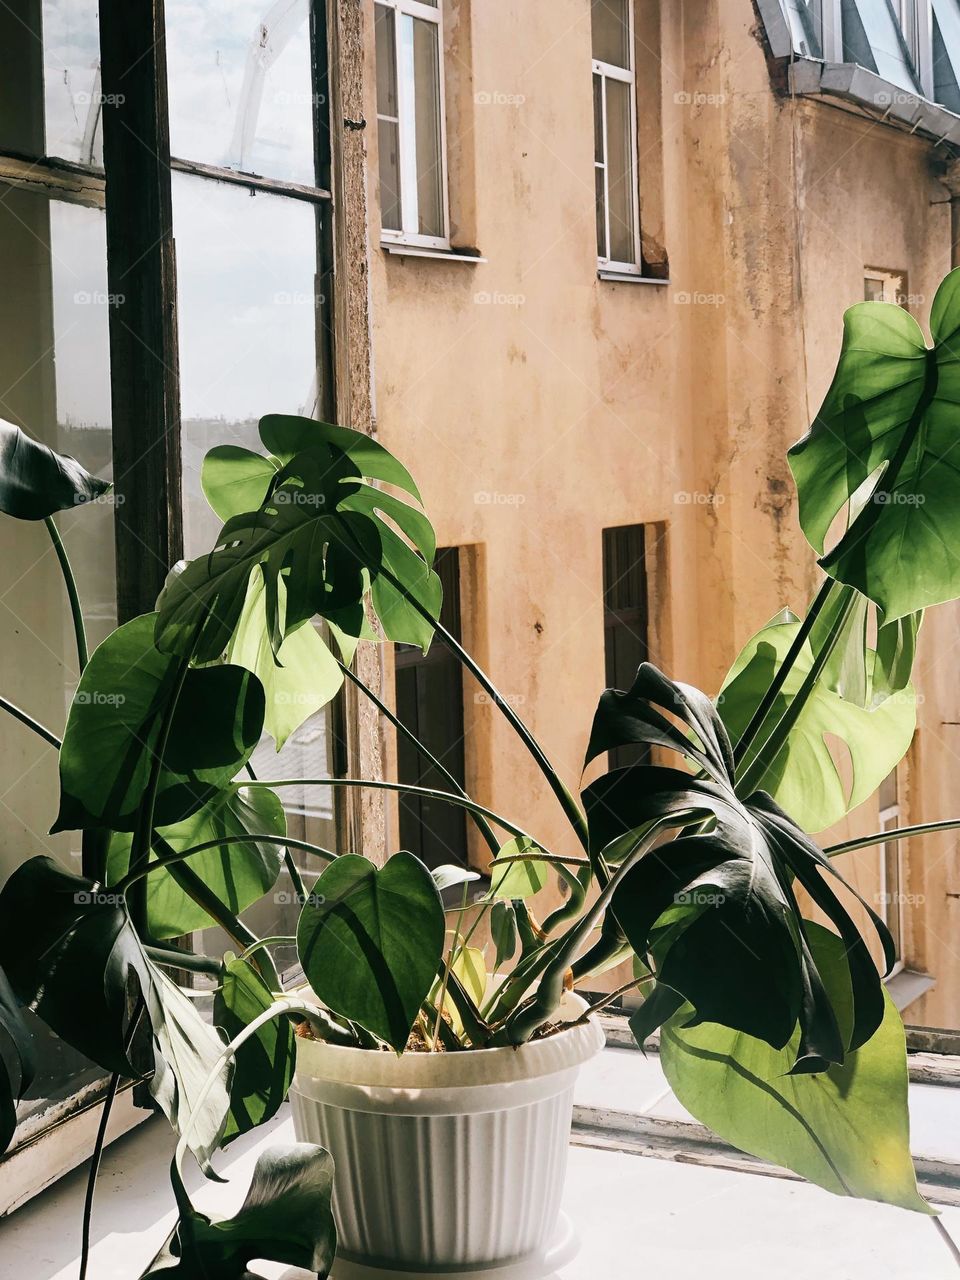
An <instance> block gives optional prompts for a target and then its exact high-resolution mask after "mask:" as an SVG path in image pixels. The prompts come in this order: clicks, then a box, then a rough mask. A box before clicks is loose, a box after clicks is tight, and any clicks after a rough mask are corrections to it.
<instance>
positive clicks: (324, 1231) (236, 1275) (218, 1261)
mask: <svg viewBox="0 0 960 1280" xmlns="http://www.w3.org/2000/svg"><path fill="white" fill-rule="evenodd" d="M171 1176H172V1179H173V1186H174V1193H175V1195H176V1198H177V1203H178V1205H179V1207H180V1222H179V1223H178V1225H177V1227H176V1229H175V1230H174V1232H173V1234H172V1235H171V1237H170V1239H169V1240H168V1241H167V1243H166V1244H165V1245H164V1247H163V1249H162V1250H161V1252H160V1254H159V1256H158V1257H156V1258H155V1259H154V1260H153V1262H152V1263H151V1264H150V1266H149V1267H148V1268H147V1270H146V1271H145V1272H144V1273H143V1275H142V1276H141V1280H154V1277H156V1280H252V1277H251V1273H250V1271H249V1270H248V1264H249V1263H251V1262H253V1261H254V1260H255V1259H258V1258H259V1259H262V1260H263V1261H265V1262H279V1263H284V1264H285V1265H287V1266H291V1267H300V1268H302V1269H303V1270H304V1271H309V1272H310V1273H311V1274H313V1275H316V1276H317V1277H318V1280H326V1277H327V1276H328V1275H329V1273H330V1268H331V1266H332V1265H333V1259H334V1255H335V1253H336V1250H337V1229H336V1226H335V1225H334V1220H333V1212H332V1209H331V1195H332V1191H333V1160H332V1158H331V1157H330V1155H329V1154H328V1153H327V1152H326V1151H324V1149H323V1148H322V1147H316V1146H313V1145H312V1144H310V1143H306V1142H297V1143H290V1144H289V1145H288V1146H284V1147H271V1148H270V1149H269V1150H268V1151H265V1152H264V1153H263V1154H262V1155H261V1156H260V1157H259V1158H258V1160H257V1163H256V1166H255V1167H254V1170H253V1179H252V1181H251V1183H250V1190H249V1191H248V1192H247V1197H246V1199H245V1200H244V1202H243V1204H242V1205H241V1207H240V1211H239V1212H238V1213H236V1214H234V1216H233V1217H232V1218H226V1219H221V1220H219V1221H215V1220H212V1219H210V1218H208V1217H206V1216H205V1215H204V1214H202V1213H198V1212H197V1210H196V1209H194V1208H193V1206H192V1205H191V1203H190V1200H189V1197H188V1196H187V1193H186V1190H185V1188H184V1185H183V1181H182V1179H181V1177H180V1173H179V1170H178V1169H177V1167H176V1164H174V1166H173V1169H172V1172H171Z"/></svg>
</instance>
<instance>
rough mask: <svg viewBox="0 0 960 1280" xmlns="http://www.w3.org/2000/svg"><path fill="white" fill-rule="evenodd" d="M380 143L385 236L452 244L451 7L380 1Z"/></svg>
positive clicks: (434, 1) (432, 1)
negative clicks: (447, 90)
mask: <svg viewBox="0 0 960 1280" xmlns="http://www.w3.org/2000/svg"><path fill="white" fill-rule="evenodd" d="M374 9H375V20H376V57H377V140H378V146H379V153H380V223H381V235H382V238H383V240H384V241H393V242H397V243H401V244H411V245H420V246H422V247H424V248H428V249H447V248H449V245H450V241H449V214H448V205H447V161H446V125H445V120H444V83H443V12H442V9H441V6H440V4H439V2H438V0H377V4H376V5H375V6H374Z"/></svg>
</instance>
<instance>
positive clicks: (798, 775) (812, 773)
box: [717, 609, 917, 831]
mask: <svg viewBox="0 0 960 1280" xmlns="http://www.w3.org/2000/svg"><path fill="white" fill-rule="evenodd" d="M799 626H800V623H799V619H798V618H797V617H796V615H795V614H792V613H791V612H790V611H789V610H786V609H785V610H783V612H782V613H780V614H778V615H777V617H775V618H774V619H773V620H772V621H771V622H769V623H768V624H767V625H766V626H765V627H764V628H763V629H762V630H761V631H759V632H758V633H757V634H756V635H755V636H754V637H753V638H752V639H751V640H749V641H748V642H747V644H746V645H745V646H744V648H743V649H742V650H741V652H740V654H739V656H738V657H737V660H736V662H734V664H733V666H732V667H731V668H730V672H729V673H728V675H727V678H726V680H725V681H724V684H723V688H722V689H721V691H720V696H719V697H718V699H717V703H718V708H719V711H720V715H721V717H722V719H723V722H724V724H725V725H726V727H727V730H728V732H729V734H730V736H731V737H732V738H734V739H736V738H738V737H739V736H740V734H741V733H742V732H743V730H744V729H745V728H746V726H747V724H748V723H749V722H750V718H751V716H752V715H753V713H754V711H755V710H756V708H757V706H758V705H759V703H760V700H761V699H762V697H763V696H764V694H765V692H766V690H767V688H768V687H769V685H770V682H771V680H772V679H773V676H774V674H775V673H776V671H777V670H778V669H779V667H780V664H781V663H782V662H783V660H784V658H785V657H786V655H787V653H788V651H789V649H790V646H791V644H792V643H793V640H794V638H795V637H796V635H797V632H798V630H799ZM850 640H851V643H852V644H853V645H857V644H858V643H859V641H858V637H857V635H856V634H854V635H852V636H851V637H850ZM855 660H856V659H854V661H855ZM813 661H814V651H813V648H812V647H811V645H810V644H809V643H808V644H806V645H804V647H803V649H802V650H801V652H800V654H799V656H798V657H797V659H796V661H795V662H794V664H793V666H792V668H791V669H790V673H789V675H788V676H787V678H786V681H785V682H784V685H783V689H782V690H781V692H780V694H779V696H778V697H777V700H776V702H775V703H774V707H773V712H772V713H771V719H770V721H769V722H768V723H770V724H773V723H775V722H776V720H777V719H779V717H780V716H782V715H783V713H784V712H785V711H786V709H787V707H788V706H789V705H790V704H791V703H792V702H793V699H794V698H795V697H796V695H797V693H798V692H799V690H800V689H801V687H802V685H803V682H804V680H805V678H806V676H807V675H808V673H809V671H810V668H811V666H812V664H813ZM876 664H877V658H876V654H875V653H874V652H873V650H868V651H867V667H868V672H869V675H868V679H867V682H866V697H865V700H864V704H863V705H858V704H857V702H856V701H852V700H848V699H847V698H845V697H842V696H841V695H840V694H839V693H837V692H835V690H834V689H833V688H831V687H830V686H829V684H828V683H827V682H824V681H820V682H818V684H817V685H816V686H815V687H814V688H813V690H812V692H811V693H810V695H809V697H808V699H807V701H806V703H805V704H804V707H803V709H802V711H801V712H800V714H799V716H798V718H797V721H796V723H795V724H794V726H793V728H792V729H791V731H790V736H789V738H788V739H787V741H786V742H785V743H784V745H783V747H782V748H781V750H780V752H779V753H778V755H777V757H776V759H775V760H772V761H770V762H769V763H768V765H767V768H766V770H765V772H764V774H763V776H762V778H761V779H759V781H758V784H757V785H758V787H761V788H763V790H765V791H768V792H769V793H770V795H772V796H773V798H774V799H775V800H776V802H777V803H778V804H779V805H780V807H781V808H783V809H786V810H787V812H788V813H789V814H790V815H791V816H792V817H793V819H794V820H795V821H796V822H797V823H798V824H799V825H800V826H802V827H803V828H804V829H806V830H807V831H823V830H825V829H826V828H827V827H830V826H832V825H833V824H834V823H836V822H839V821H840V819H841V818H843V817H844V816H845V814H847V813H849V811H850V810H851V809H854V808H856V806H857V805H859V804H862V803H863V801H864V800H867V799H868V798H869V797H870V796H871V795H872V794H873V793H874V791H876V789H877V787H878V786H879V785H880V783H881V782H882V781H883V779H884V778H885V777H886V776H887V775H888V774H889V773H890V772H891V770H892V769H894V768H895V767H896V765H897V764H898V763H899V761H900V760H901V759H902V758H903V756H904V755H905V753H906V751H907V750H908V748H909V746H910V743H911V741H912V740H913V734H914V731H915V729H916V724H917V712H916V701H915V697H914V693H913V687H912V686H911V685H910V684H909V683H908V684H906V685H905V686H903V687H902V688H901V689H900V690H899V691H898V693H897V696H896V697H894V696H892V694H893V690H892V688H891V687H889V678H888V688H887V690H886V696H885V697H884V699H883V700H882V701H881V702H880V703H879V705H876V706H875V707H873V703H874V696H873V673H874V670H875V667H876ZM893 666H894V667H895V666H896V663H895V662H894V664H893ZM871 708H872V709H871ZM831 737H834V738H838V739H840V740H841V741H842V742H843V743H844V744H845V745H846V748H847V751H848V752H849V764H850V768H851V770H852V781H851V783H850V785H849V787H848V786H847V785H846V782H845V780H844V776H843V766H842V764H841V766H840V767H838V763H837V761H836V760H835V758H834V755H833V752H832V751H831V748H830V738H831ZM763 742H764V735H763V734H758V735H757V738H756V739H755V740H754V744H753V746H752V747H751V748H750V750H748V752H747V754H746V755H745V757H744V761H743V767H744V768H746V767H749V765H750V764H751V762H752V761H753V759H754V758H755V756H756V754H757V751H758V750H761V749H762V747H763Z"/></svg>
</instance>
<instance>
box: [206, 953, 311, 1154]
mask: <svg viewBox="0 0 960 1280" xmlns="http://www.w3.org/2000/svg"><path fill="white" fill-rule="evenodd" d="M220 982H221V985H220V990H219V991H218V992H217V994H216V995H215V996H214V1000H213V1020H214V1022H215V1023H216V1025H217V1026H218V1027H220V1028H221V1029H222V1030H223V1031H224V1032H225V1034H226V1036H227V1038H228V1039H229V1040H233V1039H234V1037H236V1036H237V1035H239V1034H240V1032H241V1031H242V1030H243V1029H244V1027H247V1026H249V1025H250V1023H251V1022H253V1020H254V1019H255V1018H258V1017H259V1016H260V1014H261V1013H264V1012H265V1011H266V1010H267V1009H269V1008H270V1006H271V1005H272V1004H273V1002H274V999H275V997H274V996H273V995H272V994H271V992H270V989H269V987H268V986H267V984H266V983H265V982H264V981H263V979H262V978H261V977H260V975H259V974H258V973H257V971H256V970H255V969H254V968H253V966H252V965H251V964H250V962H249V961H248V960H241V959H239V958H238V957H237V956H235V955H233V954H232V953H231V952H227V954H226V955H225V956H224V958H223V974H222V976H221V980H220ZM295 1065H296V1041H295V1039H294V1032H293V1027H292V1025H291V1024H290V1022H289V1020H288V1019H286V1018H274V1019H273V1020H272V1021H270V1022H267V1023H264V1025H263V1026H262V1027H261V1028H260V1029H259V1030H258V1031H257V1032H256V1034H255V1035H254V1036H252V1037H251V1038H250V1039H249V1040H247V1041H245V1042H244V1043H243V1044H242V1045H240V1047H239V1048H238V1049H237V1051H236V1055H235V1059H234V1072H233V1081H232V1083H231V1086H230V1114H229V1115H228V1117H227V1124H226V1128H225V1129H224V1131H223V1138H222V1144H223V1145H226V1143H228V1142H231V1141H232V1140H233V1139H234V1138H236V1137H237V1136H238V1135H239V1134H241V1133H247V1132H249V1130H251V1129H255V1128H256V1127H257V1125H259V1124H263V1123H264V1121H266V1120H269V1119H270V1117H271V1116H273V1115H276V1113H277V1111H278V1109H279V1107H280V1105H281V1103H282V1102H283V1100H284V1099H285V1098H286V1096H287V1090H288V1089H289V1088H290V1081H291V1080H292V1079H293V1071H294V1067H295Z"/></svg>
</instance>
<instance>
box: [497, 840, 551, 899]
mask: <svg viewBox="0 0 960 1280" xmlns="http://www.w3.org/2000/svg"><path fill="white" fill-rule="evenodd" d="M542 852H543V851H542V850H541V849H540V847H539V846H538V845H537V844H536V842H535V841H534V840H531V839H530V838H529V836H517V837H516V838H515V839H513V840H508V841H507V843H506V844H505V845H504V846H503V848H502V849H501V850H500V852H499V853H498V854H497V856H496V858H494V860H493V863H492V865H491V867H490V896H491V897H493V898H532V897H533V895H534V894H535V893H539V892H540V890H541V889H544V888H546V884H547V879H548V875H549V864H548V863H546V862H540V861H538V860H537V858H536V855H537V854H538V853H542ZM501 858H522V859H523V861H522V862H509V863H507V864H506V865H504V866H498V865H497V864H498V863H499V861H500V859H501Z"/></svg>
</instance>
